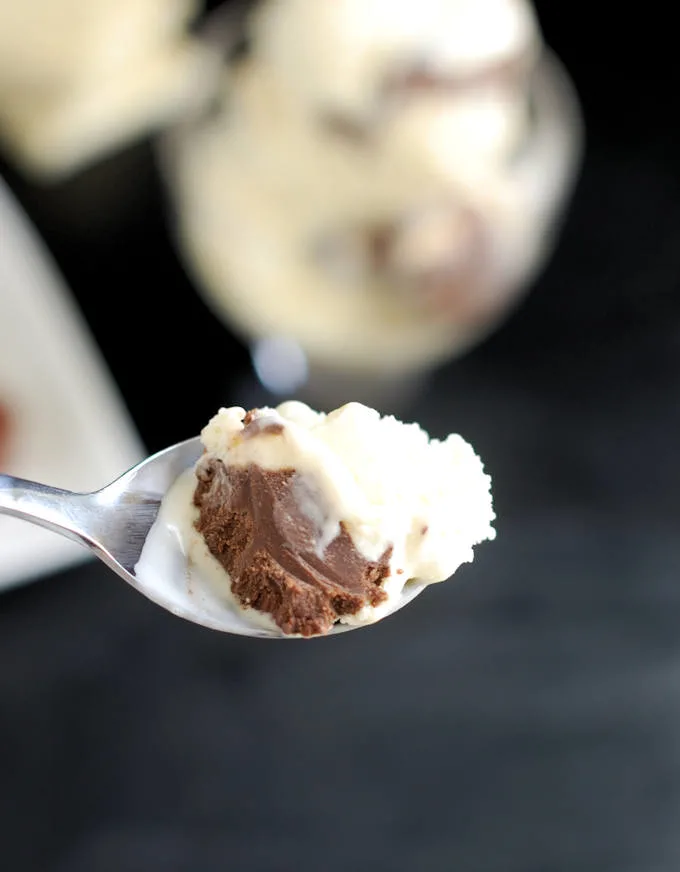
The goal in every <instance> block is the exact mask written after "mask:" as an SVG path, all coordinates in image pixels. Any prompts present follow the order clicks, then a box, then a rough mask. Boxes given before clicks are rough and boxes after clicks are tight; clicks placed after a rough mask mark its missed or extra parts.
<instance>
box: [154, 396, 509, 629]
mask: <svg viewBox="0 0 680 872" xmlns="http://www.w3.org/2000/svg"><path fill="white" fill-rule="evenodd" d="M245 414H246V413H245V410H244V409H241V408H231V409H222V410H220V412H219V413H218V414H217V415H216V416H215V417H214V418H213V419H212V420H211V421H210V423H209V424H208V425H207V426H206V427H205V429H204V430H203V432H202V436H201V438H202V441H203V444H204V446H205V450H206V452H207V455H204V457H205V456H208V457H214V458H216V459H218V460H221V461H222V462H223V463H224V464H226V465H227V466H232V467H233V466H237V467H245V466H248V465H249V464H256V465H258V466H260V467H262V468H264V469H267V470H277V469H287V468H294V469H295V470H296V472H297V473H298V475H299V476H300V479H301V481H304V482H305V484H311V486H312V487H311V489H310V488H309V487H301V488H300V508H301V509H302V511H303V512H304V513H305V514H307V516H308V517H310V518H312V519H313V520H314V521H315V522H316V526H317V530H318V538H317V543H316V544H317V550H318V553H319V556H322V555H323V551H324V550H325V548H326V546H327V545H328V544H329V543H330V542H331V541H332V540H333V539H334V538H335V536H336V535H338V533H339V532H340V522H342V523H343V525H344V527H345V529H346V530H347V532H348V533H349V535H350V536H351V538H352V541H353V544H354V546H355V547H356V549H357V550H358V551H359V552H360V553H361V554H362V555H363V556H364V557H365V558H366V559H367V560H369V561H377V560H380V558H381V557H382V556H383V555H384V554H385V552H386V551H387V550H388V549H389V548H391V557H390V560H389V569H390V573H389V575H388V577H387V578H386V579H385V581H384V583H383V589H384V590H385V592H386V593H387V595H388V596H387V601H386V602H383V603H381V604H380V605H378V606H376V607H370V606H366V607H364V608H363V609H362V610H361V611H360V612H359V613H357V614H356V615H350V616H345V617H343V618H342V621H343V622H345V623H348V624H363V623H372V622H374V621H376V620H378V619H380V618H381V617H384V616H385V615H386V614H389V613H390V612H391V611H393V610H394V608H395V605H396V602H397V601H398V599H399V598H400V596H401V594H402V591H403V589H404V586H405V585H406V584H407V583H408V582H409V581H412V580H415V581H417V582H418V583H420V584H430V583H433V582H439V581H444V580H445V579H447V578H449V576H451V575H452V574H453V573H454V572H455V571H456V569H458V567H459V566H460V565H461V564H462V563H465V562H469V561H472V559H473V546H475V545H477V544H478V543H480V542H482V541H484V540H486V539H493V538H494V536H495V532H494V529H493V527H492V521H493V519H494V517H495V516H494V512H493V508H492V499H491V492H490V478H489V476H488V475H486V474H485V473H484V470H483V466H482V462H481V461H480V459H479V457H477V455H476V454H475V452H474V451H473V449H472V448H471V446H470V445H469V444H468V443H467V442H465V441H464V440H463V439H462V438H461V437H460V436H458V435H450V436H449V437H448V438H447V439H445V440H444V441H439V440H436V439H429V437H428V435H427V433H426V432H425V431H424V430H422V429H421V428H420V427H419V426H418V425H417V424H403V423H401V422H400V421H398V420H396V419H395V418H393V417H381V416H380V415H379V414H378V412H376V411H374V410H373V409H369V408H367V407H366V406H362V405H360V404H358V403H350V404H348V405H346V406H343V407H342V408H340V409H337V410H336V411H334V412H331V413H330V414H328V415H325V414H322V413H317V412H315V411H313V410H312V409H310V408H309V407H308V406H306V405H304V404H302V403H298V402H288V403H284V404H283V405H281V406H279V407H278V408H277V409H261V410H258V411H256V412H255V413H254V415H253V421H254V422H259V423H260V424H261V425H262V427H263V429H262V430H261V431H260V432H255V433H253V424H252V423H251V425H250V429H249V433H248V434H247V438H244V424H243V419H244V417H245ZM268 424H279V425H282V427H283V430H282V432H278V433H272V432H267V430H266V426H267V425H268ZM200 462H201V461H199V463H200ZM196 483H197V482H196V478H195V474H194V473H193V472H189V473H188V474H187V475H186V476H183V477H182V479H180V481H179V482H178V484H177V485H176V486H175V488H174V489H173V491H171V493H170V494H169V495H168V497H167V498H166V501H165V504H164V508H163V510H162V513H161V516H160V518H161V522H160V523H161V525H165V526H166V527H167V526H170V527H171V528H172V529H173V530H174V531H175V535H176V536H178V537H179V539H180V540H181V542H182V550H183V552H184V553H185V554H186V555H187V561H188V565H189V566H190V567H191V571H192V572H193V573H196V572H199V573H200V574H201V576H202V578H203V579H207V580H208V581H209V583H210V584H211V585H212V587H213V589H219V588H220V587H221V588H222V590H223V591H224V593H225V596H227V597H228V596H230V591H229V578H228V575H227V573H226V572H225V570H224V569H223V568H222V567H221V566H220V565H219V563H218V562H217V560H215V558H213V557H212V556H211V555H210V553H209V552H208V549H207V546H206V544H205V542H204V540H203V538H202V537H201V536H200V535H199V534H198V533H197V531H196V529H195V527H194V522H195V521H196V518H197V509H196V508H195V507H194V506H193V504H192V496H193V491H194V489H195V487H196ZM310 492H311V493H318V494H319V501H318V503H317V502H315V501H314V499H311V498H310V496H309V494H310ZM232 602H233V598H232ZM249 614H250V616H251V617H253V616H254V613H253V610H252V609H250V610H249ZM266 620H268V619H266Z"/></svg>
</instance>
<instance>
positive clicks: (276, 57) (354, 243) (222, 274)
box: [168, 0, 573, 377]
mask: <svg viewBox="0 0 680 872" xmlns="http://www.w3.org/2000/svg"><path fill="white" fill-rule="evenodd" d="M248 44H249V49H248V52H247V54H246V55H244V56H239V58H238V61H234V62H228V63H227V64H226V66H225V68H224V78H223V90H222V93H221V94H220V97H219V99H218V101H217V110H216V111H215V113H214V114H212V115H211V116H210V117H209V118H205V119H203V123H202V124H201V125H197V126H195V127H193V128H185V130H184V131H183V132H181V133H179V135H178V136H177V138H176V139H175V140H174V141H173V148H172V149H169V150H168V151H169V152H172V158H171V159H170V158H169V159H168V167H169V168H170V167H171V172H172V173H173V176H174V179H173V181H174V182H175V190H176V193H177V205H178V213H179V214H178V217H179V221H178V231H179V238H180V241H181V244H182V246H183V247H184V249H185V251H186V252H187V254H188V257H189V259H190V261H191V264H192V266H193V268H194V269H195V270H196V273H197V278H198V281H199V284H200V285H201V286H203V287H204V288H205V289H206V290H207V291H208V292H209V293H210V294H211V297H212V298H213V302H214V303H215V304H216V307H217V308H218V310H219V311H220V312H221V313H222V314H223V315H224V317H225V318H226V319H228V321H229V322H230V324H231V325H232V326H233V327H235V328H236V329H237V330H238V331H239V332H240V333H241V334H243V335H244V337H245V338H246V339H248V340H250V341H257V340H261V339H269V338H271V337H277V336H285V337H287V338H289V339H291V340H293V341H295V342H296V343H297V344H299V345H300V347H301V348H302V349H303V351H304V353H305V354H306V355H307V357H308V359H309V361H310V369H311V371H312V372H314V371H315V370H316V369H317V368H319V369H320V370H326V369H327V370H330V371H333V370H335V371H340V372H348V373H357V372H358V373H361V374H366V375H368V376H371V375H373V376H376V375H377V376H378V377H381V376H382V375H383V374H384V373H386V372H392V373H397V374H398V373H418V372H420V371H423V370H426V369H428V368H429V367H431V366H432V365H433V364H436V363H438V362H440V361H442V360H444V359H446V358H447V357H449V356H450V355H451V353H452V352H453V353H459V352H460V351H462V350H464V349H466V348H467V347H469V345H470V344H472V342H474V341H476V340H477V339H478V338H479V336H480V334H481V333H482V332H484V331H485V330H488V329H491V327H493V326H494V325H495V324H496V323H497V321H498V320H499V319H500V317H501V315H502V314H503V312H505V311H506V310H507V308H508V307H509V305H510V304H511V303H512V301H513V300H514V299H515V298H516V296H517V295H518V294H519V291H520V290H521V289H522V288H523V287H526V286H527V282H528V280H529V278H530V277H531V276H532V275H533V274H535V272H536V270H537V269H538V267H539V266H540V265H541V263H542V262H543V259H544V257H545V254H546V253H547V250H548V244H549V241H550V235H551V231H552V228H553V226H554V223H555V219H556V218H557V215H558V214H559V211H560V205H561V199H562V197H563V195H564V193H565V191H566V186H567V182H568V180H569V178H570V174H571V165H572V155H573V142H572V140H571V138H569V137H567V136H563V131H562V130H561V129H558V127H560V125H557V127H555V129H554V130H550V131H548V135H547V136H546V134H545V130H546V127H545V124H544V122H545V119H546V118H547V116H546V108H547V107H549V106H553V104H555V100H554V99H553V95H548V96H547V98H546V99H545V102H543V103H539V102H538V101H537V100H536V95H537V94H538V93H539V91H538V90H537V84H538V82H539V80H540V79H541V76H540V75H539V71H540V70H541V66H540V63H539V62H540V61H541V59H542V57H543V55H542V37H541V34H540V31H539V28H538V25H537V22H536V20H535V16H534V14H533V10H532V8H531V4H530V3H529V2H528V0H474V2H473V0H423V2H422V3H420V2H417V0H408V2H403V3H402V2H400V3H395V2H392V0H389V2H388V0H263V2H259V3H257V4H255V11H254V13H253V14H252V15H251V18H250V25H249V28H248ZM550 111H552V110H550ZM555 111H556V112H557V113H558V114H559V113H560V112H561V108H560V107H558V108H557V109H556V110H555ZM539 122H540V123H539ZM552 123H553V122H552V121H551V122H550V124H551V125H552ZM541 125H543V127H541ZM542 131H543V132H542ZM376 238H378V239H379V241H380V242H381V243H382V242H385V240H387V242H386V244H384V245H379V246H378V251H377V253H378V256H377V257H376V256H375V255H376V247H375V246H374V242H375V240H376ZM225 240H228V243H227V244H225Z"/></svg>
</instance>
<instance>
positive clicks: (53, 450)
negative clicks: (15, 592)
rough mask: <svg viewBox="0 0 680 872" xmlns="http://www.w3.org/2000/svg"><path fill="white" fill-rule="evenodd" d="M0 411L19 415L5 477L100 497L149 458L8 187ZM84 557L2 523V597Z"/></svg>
mask: <svg viewBox="0 0 680 872" xmlns="http://www.w3.org/2000/svg"><path fill="white" fill-rule="evenodd" d="M0 403H3V404H4V405H7V406H8V407H9V409H10V412H11V413H12V434H11V438H10V450H9V457H8V460H7V469H5V470H3V471H4V472H9V473H12V474H13V475H18V476H21V477H23V478H32V479H35V480H37V481H42V482H45V483H47V484H51V485H55V486H57V487H64V488H69V489H71V490H83V491H86V490H95V489H97V488H99V487H101V486H103V485H105V484H107V483H108V482H109V481H111V480H113V479H114V478H116V477H117V476H118V475H120V474H121V473H123V472H124V471H125V470H126V469H128V468H129V467H130V466H133V465H134V464H135V463H136V462H137V461H138V460H139V459H141V458H142V457H143V456H144V451H143V447H142V443H141V441H140V439H139V437H138V436H137V434H136V432H135V430H134V427H133V425H132V423H131V421H130V418H129V415H128V414H127V412H126V410H125V407H124V405H123V403H122V401H121V398H120V396H119V395H118V392H117V390H116V388H115V386H114V383H113V381H112V379H111V376H110V375H109V373H108V371H107V370H106V368H105V365H104V363H103V361H102V358H101V356H100V354H99V352H98V350H97V348H96V345H95V343H94V341H93V339H92V337H91V335H90V334H89V331H88V329H87V327H86V325H85V323H84V320H83V318H82V316H81V315H80V314H79V312H78V310H77V308H76V306H75V304H74V303H73V301H72V299H71V296H70V293H69V291H68V289H67V288H66V286H65V285H64V282H63V281H62V279H61V278H60V276H59V274H58V272H57V270H56V267H55V265H54V263H53V262H52V260H51V258H50V257H49V255H48V254H47V252H46V250H45V248H44V246H43V244H42V243H41V241H40V240H39V239H38V237H37V234H36V232H35V231H34V230H33V228H32V227H31V225H30V224H29V222H28V220H27V218H26V216H25V215H24V214H23V212H22V211H21V209H20V208H19V206H18V205H17V203H16V201H15V200H14V198H13V197H12V196H11V194H10V192H9V190H8V189H7V187H6V185H4V184H3V182H2V180H0ZM86 557H87V552H86V551H85V550H84V549H83V548H81V547H80V546H78V545H75V544H73V543H71V542H68V541H67V540H65V539H62V538H60V537H59V536H57V535H56V534H54V533H50V532H49V531H47V530H43V529H41V528H39V527H34V526H33V525H32V524H27V523H25V522H23V521H17V520H15V519H13V518H7V517H0V590H3V589H5V588H8V587H11V586H13V585H15V584H19V583H20V582H24V581H28V580H29V579H31V578H35V577H36V576H39V575H42V574H44V573H46V572H51V571H54V570H57V569H62V568H65V567H66V566H69V565H72V564H74V563H77V562H79V561H81V560H83V559H85V558H86Z"/></svg>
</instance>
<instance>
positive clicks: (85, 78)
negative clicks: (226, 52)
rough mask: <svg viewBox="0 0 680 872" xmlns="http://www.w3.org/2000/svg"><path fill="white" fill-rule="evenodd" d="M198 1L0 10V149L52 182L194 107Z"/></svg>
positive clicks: (119, 0) (51, 3) (91, 2)
mask: <svg viewBox="0 0 680 872" xmlns="http://www.w3.org/2000/svg"><path fill="white" fill-rule="evenodd" d="M199 6H200V3H199V0H19V2H16V0H0V141H1V142H2V143H3V144H4V146H5V147H6V148H7V149H9V151H10V153H11V154H12V155H13V156H14V157H15V158H16V160H18V161H20V162H21V163H22V164H23V165H24V166H25V167H26V168H27V169H29V170H32V171H33V172H35V173H39V174H43V175H46V176H58V175H61V174H64V173H67V172H69V171H71V170H73V169H75V168H77V167H79V166H81V165H82V164H85V163H87V162H89V161H91V160H93V159H94V158H95V157H98V156H99V155H100V154H102V153H104V152H106V151H109V150H111V149H112V148H114V147H117V146H118V145H120V144H121V143H123V142H125V141H127V140H129V139H132V138H133V137H135V136H137V135H139V134H141V133H143V132H146V131H148V130H150V129H152V128H154V127H156V126H157V125H159V124H161V123H163V122H165V121H167V120H169V119H170V118H171V117H174V116H175V115H176V114H177V113H178V112H180V111H181V110H182V108H183V107H185V106H187V105H189V104H191V103H192V102H193V100H194V96H195V93H196V90H197V88H198V87H199V84H200V82H201V81H202V79H203V77H204V75H205V72H206V69H207V64H208V56H207V55H206V53H205V52H204V51H203V49H202V48H201V47H199V45H198V43H197V42H196V41H194V40H192V39H190V38H189V36H188V31H187V25H188V23H189V21H190V20H191V18H192V17H193V16H194V15H195V14H196V13H197V11H198V9H199Z"/></svg>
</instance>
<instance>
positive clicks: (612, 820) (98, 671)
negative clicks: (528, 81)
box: [0, 0, 680, 872]
mask: <svg viewBox="0 0 680 872" xmlns="http://www.w3.org/2000/svg"><path fill="white" fill-rule="evenodd" d="M320 2H321V0H320ZM659 7H660V4H658V3H657V4H656V5H655V4H651V5H649V6H648V7H646V9H645V11H644V12H640V11H639V10H636V11H635V12H634V13H633V11H632V9H633V7H631V12H626V11H625V10H624V9H623V8H622V7H619V6H617V7H616V15H606V14H604V13H605V12H607V11H609V12H613V11H614V7H612V8H611V9H610V8H609V4H599V5H598V4H593V3H588V4H587V3H583V2H580V3H579V2H573V3H569V4H564V3H554V2H548V0H544V2H541V3H539V4H538V9H539V14H540V16H541V21H542V23H543V27H544V31H545V34H546V37H547V39H548V41H549V42H550V44H551V45H552V46H553V48H555V49H556V50H557V52H558V54H559V55H560V56H561V58H562V60H563V61H564V62H565V63H566V65H567V67H568V68H569V70H570V72H571V74H572V76H573V78H574V80H575V83H576V85H577V88H578V90H579V92H580V95H581V99H582V102H583V106H584V112H585V118H586V123H587V126H588V146H587V153H586V159H585V165H584V169H583V173H582V177H581V181H580V183H579V187H578V190H577V192H576V195H575V198H574V202H573V207H572V210H571V212H570V216H569V219H568V222H567V225H566V228H565V232H564V234H563V237H562V241H561V244H560V246H559V250H558V252H557V254H556V256H555V257H554V259H553V260H552V262H551V264H550V266H549V268H548V269H547V270H546V272H545V273H544V274H543V276H542V277H541V278H540V280H539V281H538V282H537V284H536V286H535V288H534V289H533V290H532V293H531V295H530V296H529V297H528V299H527V301H526V303H525V304H524V305H523V306H522V307H521V308H520V309H519V310H518V311H517V312H516V313H515V314H514V315H513V316H512V317H511V318H510V319H509V320H508V321H507V323H506V324H505V325H504V327H503V328H502V329H501V330H500V331H499V332H497V333H496V334H495V335H494V336H493V337H491V338H490V339H489V340H488V341H486V342H485V343H484V344H483V345H481V346H479V347H478V348H477V349H476V350H475V351H474V352H473V353H471V354H470V355H468V356H467V357H465V358H464V359H462V360H460V361H458V362H456V363H454V364H452V365H450V366H447V367H445V368H443V369H442V370H441V371H440V372H439V373H438V374H437V375H436V377H435V379H434V380H433V381H432V383H431V384H430V385H429V387H428V388H427V390H426V391H425V392H424V394H423V395H422V396H421V397H420V398H419V399H418V401H417V403H415V404H414V406H413V408H411V409H409V412H408V416H409V417H412V418H414V419H417V420H419V421H420V422H421V423H422V424H423V425H424V426H425V427H426V428H427V429H429V430H430V432H431V433H432V434H434V435H444V434H445V433H447V432H448V431H449V430H457V431H460V432H462V433H463V435H465V436H466V437H467V438H469V439H470V440H471V441H472V442H473V444H474V445H475V446H476V448H477V449H478V450H479V452H480V453H481V455H482V456H483V457H484V459H485V461H486V463H487V467H488V469H489V471H490V472H491V473H492V475H493V476H494V482H495V488H494V489H495V500H496V506H497V512H498V516H499V520H498V524H497V527H498V533H499V535H498V540H497V541H496V542H495V543H493V544H491V545H487V546H484V547H481V548H480V549H478V556H477V558H476V560H475V563H474V564H473V565H472V566H469V567H465V568H463V569H462V570H461V571H460V573H459V575H458V576H457V580H456V581H455V582H453V583H450V584H448V585H443V586H441V587H438V588H436V589H433V590H431V591H429V592H427V593H426V594H425V595H424V596H422V597H421V598H419V599H418V600H417V601H416V602H415V603H414V604H413V605H412V606H411V607H410V608H409V609H407V610H405V611H404V612H402V613H400V614H398V615H396V616H394V617H393V618H391V619H390V620H388V621H386V622H384V623H383V624H380V625H378V626H376V627H374V628H371V629H370V630H362V631H360V632H356V633H352V634H350V635H346V636H340V637H337V638H333V639H328V640H318V641H314V642H310V643H306V644H303V643H288V644H285V643H268V642H261V641H255V640H246V639H239V638H236V637H223V636H220V635H218V634H214V633H211V632H209V631H207V630H203V629H201V628H199V627H195V626H192V625H189V624H186V623H183V622H181V621H178V620H177V619H175V618H173V617H171V616H170V615H168V614H165V613H163V612H162V611H160V610H159V609H158V608H156V607H155V606H153V605H152V604H151V603H148V602H147V601H145V600H144V599H143V598H142V597H140V596H138V595H136V594H135V593H133V592H132V591H131V590H129V589H128V588H127V587H126V586H125V585H124V584H122V583H121V582H120V581H119V580H118V579H116V578H115V577H114V576H113V575H112V574H111V573H109V572H107V571H106V570H105V569H104V568H103V567H99V566H97V565H88V566H86V567H84V568H80V569H78V570H74V571H70V572H66V573H63V574H61V575H59V576H57V577H54V578H51V579H49V580H46V581H44V582H42V583H39V584H36V585H33V586H30V587H27V588H25V589H21V590H18V591H16V592H13V593H10V594H7V595H5V596H3V597H2V598H1V599H0V866H1V867H2V868H3V869H5V868H6V869H8V870H29V872H32V870H46V872H133V870H134V872H137V870H140V872H142V870H144V872H147V870H169V872H204V870H205V872H212V870H218V869H219V870H222V869H233V870H243V872H251V870H253V872H260V870H296V872H308V870H328V872H335V870H338V872H340V870H342V872H345V870H347V869H355V868H356V869H371V870H386V872H401V870H404V872H406V870H408V872H413V870H416V872H420V870H423V872H429V870H432V872H439V870H441V872H453V870H461V872H563V870H564V872H677V870H678V868H680V587H679V582H680V579H679V574H680V573H679V570H680V542H679V541H678V535H677V524H678V520H679V519H680V505H679V497H678V494H679V491H680V459H679V457H678V450H677V446H678V431H679V425H680V293H679V283H680V142H679V132H680V127H679V125H678V122H677V121H676V119H675V117H674V113H675V109H674V108H673V107H674V106H675V105H676V100H675V90H676V82H677V80H678V74H677V71H676V70H674V69H673V55H672V54H669V52H668V50H667V48H666V47H665V46H664V45H663V42H662V39H661V37H662V34H663V30H664V23H663V21H660V20H659V18H658V15H659V12H658V8H659ZM0 172H1V173H2V174H3V175H5V177H6V178H7V179H8V180H9V182H10V184H11V185H12V187H13V188H14V190H15V192H16V193H17V195H18V196H19V198H20V200H21V202H22V204H23V205H24V207H25V208H26V209H27V210H28V212H29V214H30V215H31V217H32V219H33V220H34V221H35V223H36V225H37V226H38V228H39V229H40V231H41V232H42V234H43V236H44V238H45V240H46V242H47V244H48V246H49V247H50V249H51V251H52V252H53V254H54V255H55V257H56V259H57V261H58V263H59V265H60V266H61V268H62V270H63V272H64V274H65V276H66V279H67V281H68V282H69V284H70V286H71V287H72V289H73V291H74V293H75V295H76V297H77V299H78V301H79V303H80V305H81V306H82V309H83V311H84V312H85V315H86V317H87V319H88V321H89V323H90V325H91V327H92V330H93V332H94V334H95V336H96V338H97V340H98V342H99V344H100V346H101V348H102V351H103V353H104V355H105V357H106V360H107V361H108V363H109V365H110V367H111V369H112V371H113V373H114V375H115V377H116V379H117V381H118V384H119V385H120V388H121V390H122V392H123V395H124V397H125V399H126V401H127V404H128V406H129V408H130V411H131V413H132V415H133V418H134V420H135V422H136V424H137V426H138V427H139V429H140V432H141V434H142V437H143V439H144V440H145V442H146V444H147V447H148V448H149V449H150V450H154V449H158V448H161V447H164V446H165V445H167V444H170V443H172V442H174V441H176V440H178V439H181V438H184V437H186V436H188V435H193V434H194V433H195V432H196V431H197V430H198V429H199V428H200V427H201V426H202V425H203V424H204V423H205V421H206V420H207V418H208V417H209V416H210V415H211V414H212V413H213V412H214V410H215V409H216V407H217V406H218V405H219V404H228V403H240V402H242V393H241V392H242V391H243V384H244V380H247V378H248V358H247V354H246V352H245V349H244V348H243V347H242V346H241V345H240V344H239V343H238V342H237V341H236V340H235V339H233V338H231V337H230V336H229V335H228V334H227V332H226V331H225V330H224V328H223V327H222V326H221V325H219V324H218V323H217V322H216V321H215V320H214V319H213V318H212V316H211V315H210V314H209V313H208V311H207V310H206V308H205V307H204V305H203V304H202V302H201V301H200V299H199V298H198V297H197V296H196V295H195V292H194V291H193V290H192V288H191V285H190V282H189V280H188V278H187V277H186V276H185V274H184V272H183V270H182V267H181V265H180V264H179V262H178V259H177V256H176V254H175V253H174V251H173V248H172V245H171V241H170V236H169V232H168V223H167V215H166V212H165V203H164V199H163V192H162V186H161V184H160V182H159V179H158V177H157V174H156V171H155V168H154V162H153V152H152V148H151V146H150V145H149V144H148V143H143V144H141V145H138V146H136V147H134V148H131V149H128V150H127V151H126V152H125V153H123V154H119V155H118V156H116V157H115V158H114V159H111V160H108V161H106V162H104V163H102V164H100V165H99V166H97V167H96V168H94V169H92V170H89V171H87V172H85V173H83V174H81V175H80V176H79V177H78V178H76V179H72V180H70V181H69V182H67V183H64V184H62V185H58V186H53V187H49V188H44V187H37V186H32V185H30V184H28V183H26V182H25V181H23V180H22V179H21V178H19V177H18V176H17V175H15V174H13V173H12V171H11V169H10V168H9V167H6V166H2V167H0ZM206 366H207V367H209V368H210V371H211V372H212V373H213V374H214V375H213V376H210V377H206V376H205V374H204V373H205V369H204V367H206Z"/></svg>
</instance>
